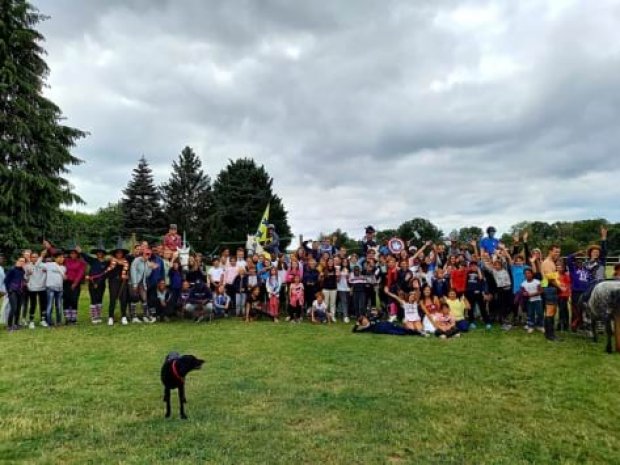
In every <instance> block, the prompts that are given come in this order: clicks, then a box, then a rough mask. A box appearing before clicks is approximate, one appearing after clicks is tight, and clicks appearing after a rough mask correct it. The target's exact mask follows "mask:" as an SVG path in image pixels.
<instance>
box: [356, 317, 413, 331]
mask: <svg viewBox="0 0 620 465" xmlns="http://www.w3.org/2000/svg"><path fill="white" fill-rule="evenodd" d="M353 332H354V333H373V334H388V335H390V336H421V335H422V333H421V332H420V331H416V330H413V329H409V328H403V327H402V326H398V325H396V324H394V323H392V322H390V321H381V320H372V321H371V320H369V319H368V317H367V316H366V315H362V316H360V317H359V318H358V319H357V322H356V323H355V326H353Z"/></svg>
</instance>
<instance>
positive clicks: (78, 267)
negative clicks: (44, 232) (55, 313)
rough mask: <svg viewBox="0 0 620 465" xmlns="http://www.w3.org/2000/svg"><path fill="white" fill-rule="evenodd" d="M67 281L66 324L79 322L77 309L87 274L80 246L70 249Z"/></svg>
mask: <svg viewBox="0 0 620 465" xmlns="http://www.w3.org/2000/svg"><path fill="white" fill-rule="evenodd" d="M64 265H65V268H66V272H65V281H64V283H63V290H62V302H63V306H64V312H65V324H68V325H69V324H70V325H75V324H77V309H78V303H79V301H80V290H81V284H82V280H83V279H84V276H85V275H86V262H85V261H84V260H82V258H81V257H80V255H79V253H78V248H74V249H72V250H70V251H69V257H68V258H66V259H65V263H64Z"/></svg>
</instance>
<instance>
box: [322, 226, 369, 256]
mask: <svg viewBox="0 0 620 465" xmlns="http://www.w3.org/2000/svg"><path fill="white" fill-rule="evenodd" d="M326 237H327V238H329V239H330V240H334V239H335V240H336V245H337V246H338V247H345V248H346V249H347V250H349V251H357V249H358V246H359V243H358V241H356V240H355V239H352V238H350V237H349V235H348V234H347V233H346V232H345V231H343V230H342V229H340V228H338V229H336V230H335V231H334V232H332V233H331V234H323V233H321V234H320V235H319V240H320V241H322V240H323V239H324V238H326Z"/></svg>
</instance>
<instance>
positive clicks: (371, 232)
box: [366, 225, 376, 234]
mask: <svg viewBox="0 0 620 465" xmlns="http://www.w3.org/2000/svg"><path fill="white" fill-rule="evenodd" d="M375 232H376V231H375V228H373V227H372V226H370V225H369V226H366V234H374V233H375Z"/></svg>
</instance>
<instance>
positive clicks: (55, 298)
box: [45, 289, 62, 325]
mask: <svg viewBox="0 0 620 465" xmlns="http://www.w3.org/2000/svg"><path fill="white" fill-rule="evenodd" d="M54 306H55V307H56V324H57V325H59V324H60V322H61V321H62V320H61V318H60V309H61V307H62V291H57V290H54V289H47V309H46V310H45V319H46V321H47V324H48V325H53V324H54V322H53V321H52V307H54Z"/></svg>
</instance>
